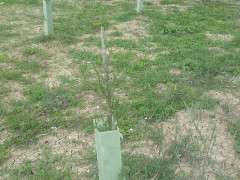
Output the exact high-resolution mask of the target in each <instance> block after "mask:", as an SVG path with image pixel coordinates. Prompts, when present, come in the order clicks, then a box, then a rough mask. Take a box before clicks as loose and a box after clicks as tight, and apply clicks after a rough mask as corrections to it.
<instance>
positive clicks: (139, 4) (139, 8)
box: [137, 0, 143, 13]
mask: <svg viewBox="0 0 240 180" xmlns="http://www.w3.org/2000/svg"><path fill="white" fill-rule="evenodd" d="M142 8H143V0H137V13H141V12H142Z"/></svg>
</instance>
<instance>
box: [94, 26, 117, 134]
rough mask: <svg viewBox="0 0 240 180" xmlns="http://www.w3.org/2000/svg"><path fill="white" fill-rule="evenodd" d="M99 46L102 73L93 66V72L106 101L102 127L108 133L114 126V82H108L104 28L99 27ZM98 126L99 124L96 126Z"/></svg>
mask: <svg viewBox="0 0 240 180" xmlns="http://www.w3.org/2000/svg"><path fill="white" fill-rule="evenodd" d="M101 45H102V59H103V64H102V67H103V72H102V73H101V72H99V71H98V70H97V69H96V68H95V67H94V66H93V67H94V70H95V73H96V75H97V78H98V83H99V85H100V89H101V92H102V94H103V95H104V97H105V101H106V105H107V124H105V123H104V126H106V127H107V129H108V130H109V131H111V130H112V129H113V127H114V128H115V127H116V126H113V114H112V101H113V98H112V90H113V87H114V86H113V85H114V81H113V82H111V81H110V78H111V77H110V74H109V67H108V60H107V55H106V46H105V41H104V28H103V27H101ZM98 126H99V124H98ZM102 126H103V125H101V131H102V130H103V129H106V128H103V127H102ZM98 128H100V127H98Z"/></svg>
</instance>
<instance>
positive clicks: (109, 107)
mask: <svg viewBox="0 0 240 180" xmlns="http://www.w3.org/2000/svg"><path fill="white" fill-rule="evenodd" d="M101 41H102V57H103V70H104V83H105V92H104V94H105V98H106V103H107V120H108V125H109V130H110V131H111V130H112V102H111V100H112V99H111V92H110V88H109V74H108V63H107V55H106V46H105V42H104V28H103V27H101Z"/></svg>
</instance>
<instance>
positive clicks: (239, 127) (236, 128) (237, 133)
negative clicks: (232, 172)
mask: <svg viewBox="0 0 240 180" xmlns="http://www.w3.org/2000/svg"><path fill="white" fill-rule="evenodd" d="M228 131H229V132H230V133H231V134H232V135H233V136H234V138H235V150H236V152H237V153H240V119H238V120H237V122H236V123H230V124H229V126H228Z"/></svg>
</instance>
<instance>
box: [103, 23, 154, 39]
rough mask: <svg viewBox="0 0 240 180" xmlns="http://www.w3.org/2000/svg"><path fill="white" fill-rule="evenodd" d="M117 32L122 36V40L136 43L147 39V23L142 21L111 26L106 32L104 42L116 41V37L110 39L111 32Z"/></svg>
mask: <svg viewBox="0 0 240 180" xmlns="http://www.w3.org/2000/svg"><path fill="white" fill-rule="evenodd" d="M115 31H119V32H121V33H122V34H123V36H122V37H121V38H122V39H128V40H129V39H131V40H135V41H137V40H138V39H140V38H145V37H149V36H150V35H149V32H148V28H147V23H146V22H144V21H142V20H137V19H135V20H132V21H127V22H123V23H120V24H117V25H115V26H113V28H112V29H111V30H107V31H106V36H105V37H106V40H111V39H116V38H118V37H112V36H110V34H111V33H112V32H115Z"/></svg>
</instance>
